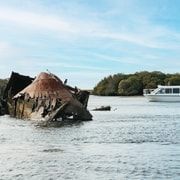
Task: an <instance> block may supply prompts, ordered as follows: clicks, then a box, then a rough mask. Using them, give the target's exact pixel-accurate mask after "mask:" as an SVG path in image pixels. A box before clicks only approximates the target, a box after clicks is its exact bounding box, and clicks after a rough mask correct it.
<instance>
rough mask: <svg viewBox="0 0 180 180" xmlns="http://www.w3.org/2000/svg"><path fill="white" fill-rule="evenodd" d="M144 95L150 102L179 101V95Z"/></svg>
mask: <svg viewBox="0 0 180 180" xmlns="http://www.w3.org/2000/svg"><path fill="white" fill-rule="evenodd" d="M144 97H146V98H147V99H148V100H149V101H150V102H180V95H163V94H161V95H157V94H146V95H144Z"/></svg>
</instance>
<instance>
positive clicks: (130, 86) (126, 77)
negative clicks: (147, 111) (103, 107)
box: [92, 71, 180, 96]
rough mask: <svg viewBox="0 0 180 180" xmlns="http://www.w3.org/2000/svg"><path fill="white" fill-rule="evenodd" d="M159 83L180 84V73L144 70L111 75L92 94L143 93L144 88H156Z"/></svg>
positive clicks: (122, 94) (123, 94)
mask: <svg viewBox="0 0 180 180" xmlns="http://www.w3.org/2000/svg"><path fill="white" fill-rule="evenodd" d="M157 85H180V74H179V73H176V74H165V73H162V72H160V71H153V72H148V71H142V72H136V73H135V74H122V73H119V74H115V75H110V76H108V77H105V78H104V79H102V80H101V81H100V82H99V83H98V84H97V85H96V86H95V87H94V89H93V91H92V94H94V95H100V96H118V95H120V96H133V95H142V94H143V89H154V88H156V87H157Z"/></svg>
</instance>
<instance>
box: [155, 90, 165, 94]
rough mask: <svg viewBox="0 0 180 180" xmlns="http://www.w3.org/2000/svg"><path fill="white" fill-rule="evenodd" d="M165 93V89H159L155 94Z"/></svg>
mask: <svg viewBox="0 0 180 180" xmlns="http://www.w3.org/2000/svg"><path fill="white" fill-rule="evenodd" d="M164 93H165V89H160V90H159V91H158V92H157V93H156V94H164Z"/></svg>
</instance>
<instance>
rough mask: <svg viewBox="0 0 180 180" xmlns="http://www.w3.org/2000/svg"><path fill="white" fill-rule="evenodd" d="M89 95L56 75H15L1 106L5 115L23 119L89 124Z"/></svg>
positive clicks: (43, 73) (12, 75)
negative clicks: (86, 122) (34, 76)
mask: <svg viewBox="0 0 180 180" xmlns="http://www.w3.org/2000/svg"><path fill="white" fill-rule="evenodd" d="M89 94H90V93H89V92H88V91H85V90H80V89H78V88H77V87H75V88H73V87H71V86H68V85H67V84H66V82H62V80H61V79H60V78H59V77H57V76H56V75H54V74H52V73H46V72H41V73H40V74H39V75H38V76H37V77H36V78H31V77H29V76H24V75H20V74H19V73H16V72H12V74H11V76H10V79H9V82H8V84H7V86H6V88H5V91H4V95H3V99H2V100H1V107H2V109H3V112H5V114H9V115H10V116H11V117H15V118H20V119H30V120H40V121H46V122H50V121H59V120H65V119H72V120H82V121H87V120H92V115H91V114H90V112H89V111H88V110H87V105H88V99H89ZM1 114H2V113H1Z"/></svg>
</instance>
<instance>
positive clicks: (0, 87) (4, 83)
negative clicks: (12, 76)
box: [0, 79, 9, 97]
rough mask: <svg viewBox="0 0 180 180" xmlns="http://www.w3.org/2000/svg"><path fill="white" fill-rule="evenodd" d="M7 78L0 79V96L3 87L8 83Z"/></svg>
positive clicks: (0, 95)
mask: <svg viewBox="0 0 180 180" xmlns="http://www.w3.org/2000/svg"><path fill="white" fill-rule="evenodd" d="M8 80H9V79H0V97H2V96H3V93H4V89H5V87H6V85H7V83H8Z"/></svg>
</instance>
